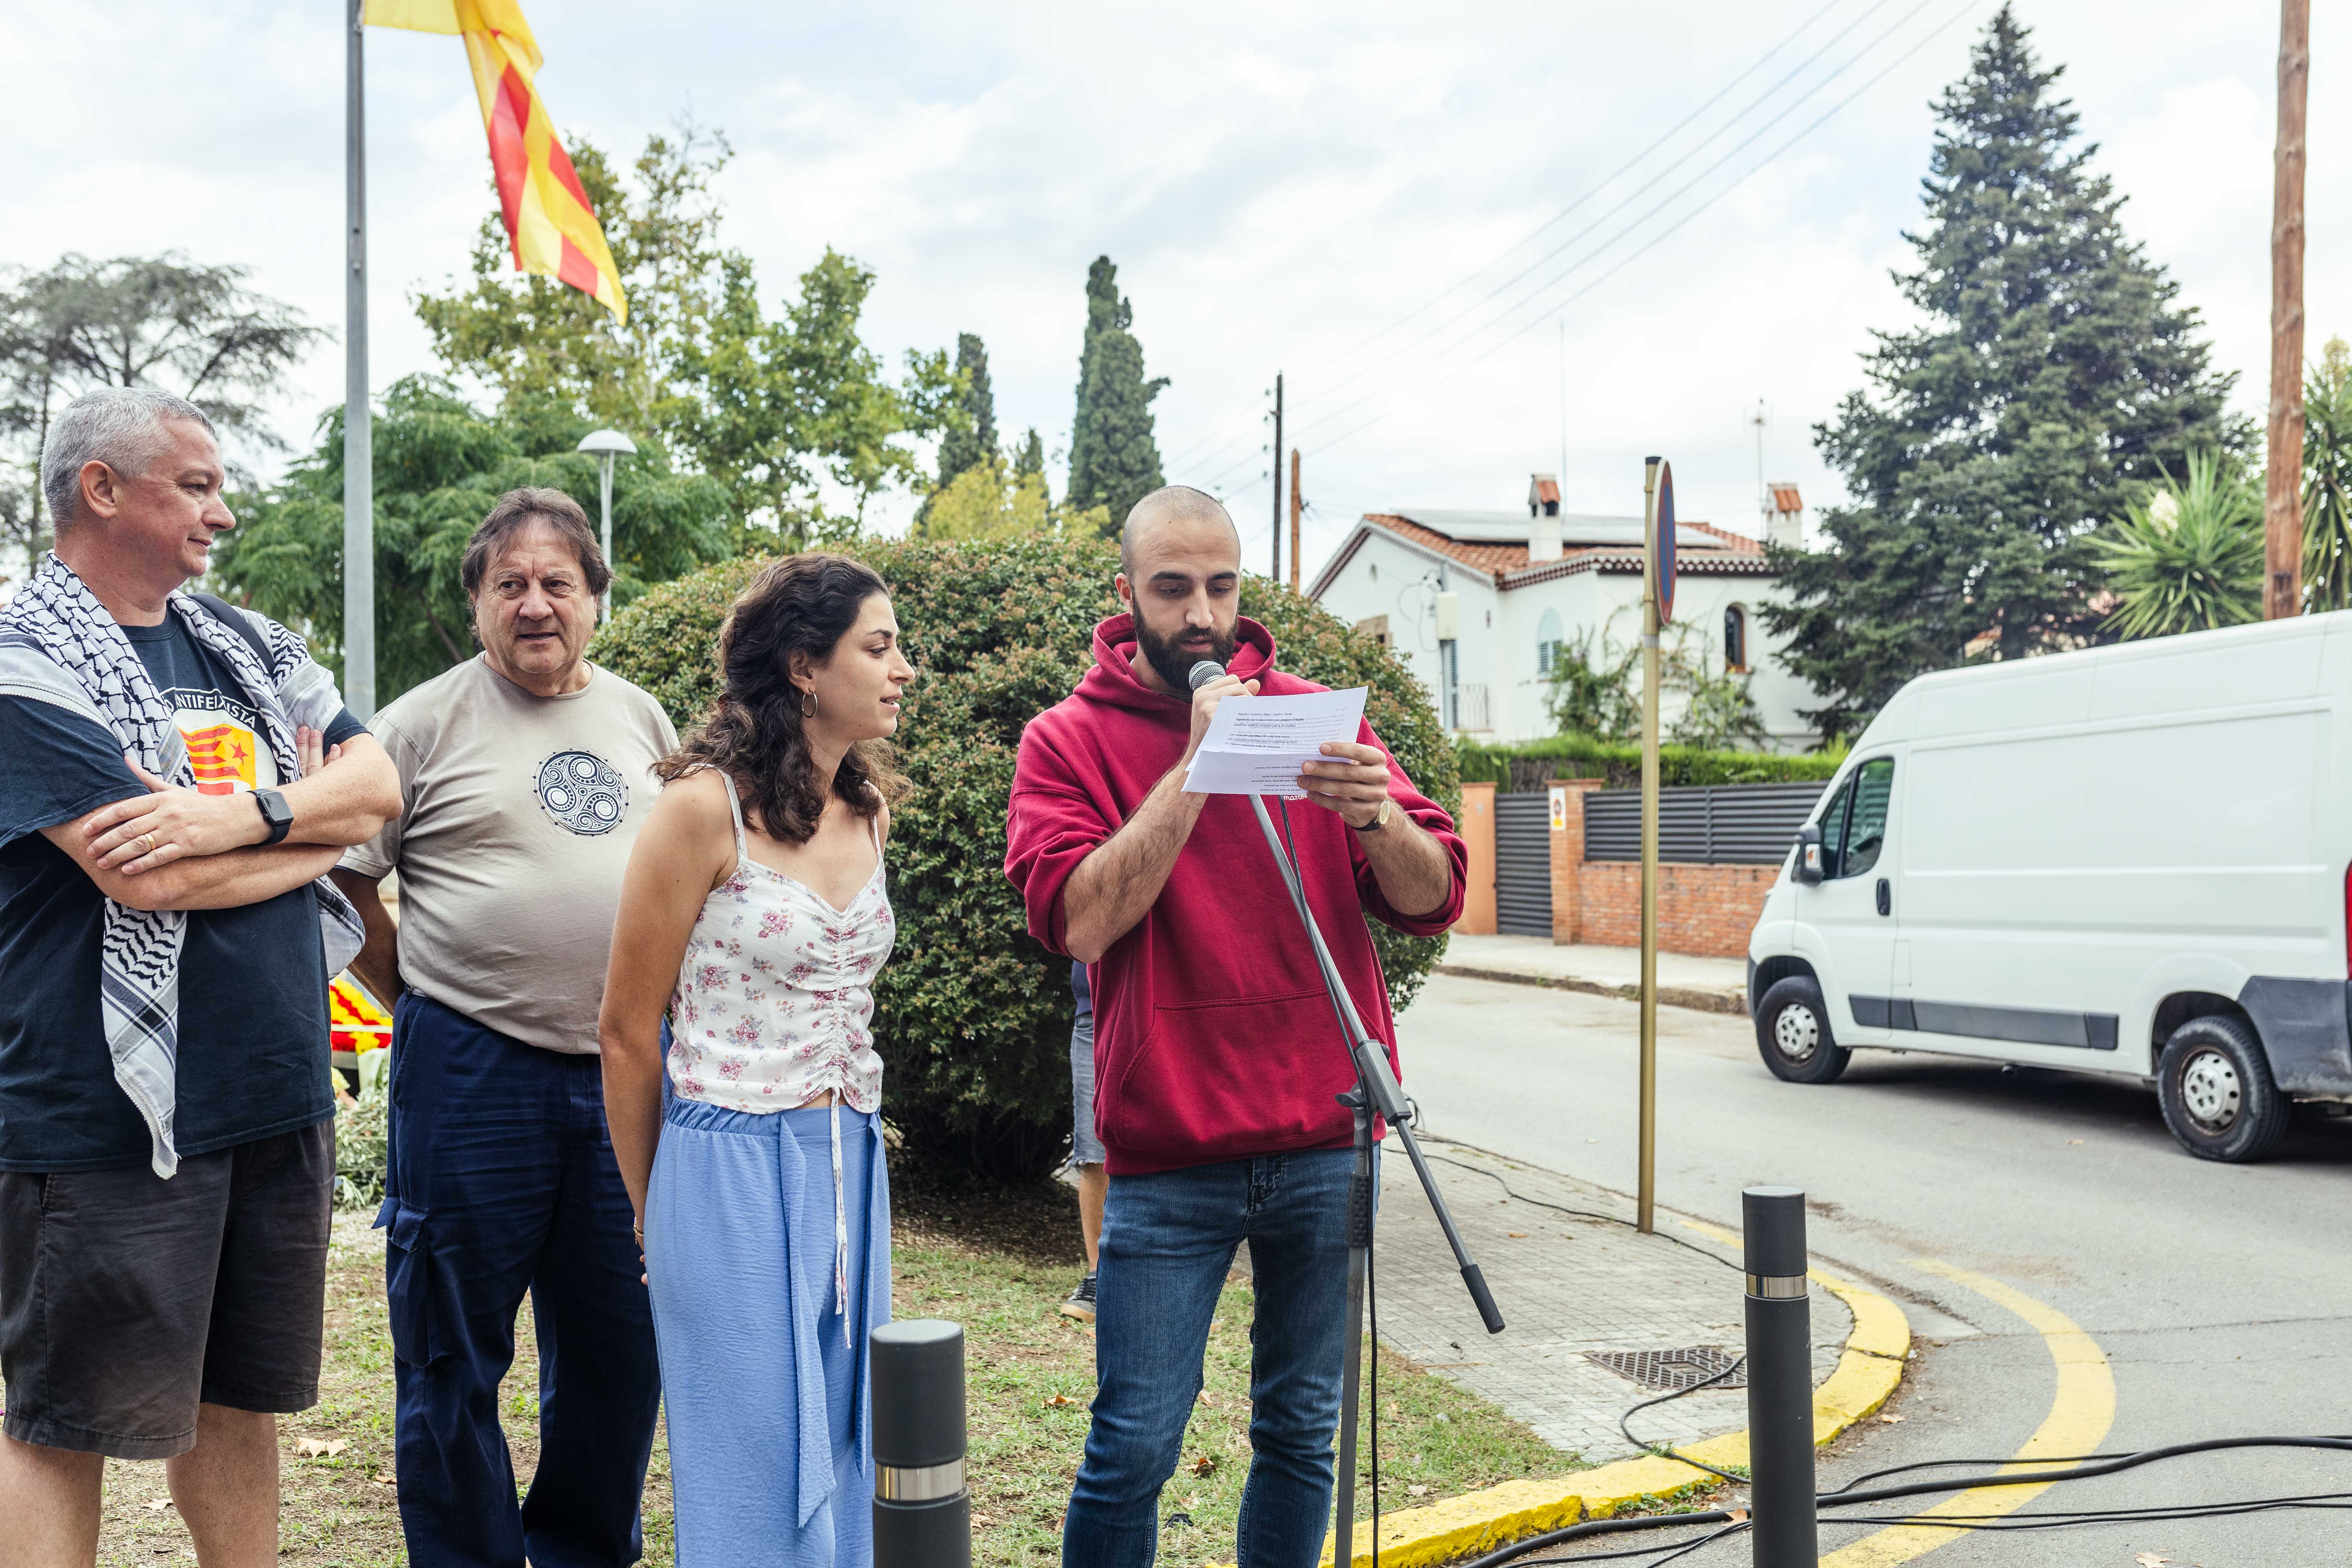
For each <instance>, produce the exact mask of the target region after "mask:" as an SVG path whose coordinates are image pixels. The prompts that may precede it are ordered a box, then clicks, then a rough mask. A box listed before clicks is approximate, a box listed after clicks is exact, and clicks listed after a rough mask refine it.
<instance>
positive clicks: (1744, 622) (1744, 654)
mask: <svg viewBox="0 0 2352 1568" xmlns="http://www.w3.org/2000/svg"><path fill="white" fill-rule="evenodd" d="M1723 668H1726V669H1727V670H1729V671H1731V673H1732V674H1734V675H1745V674H1747V673H1748V612H1747V611H1746V610H1743V609H1741V608H1740V607H1739V606H1738V605H1729V606H1727V608H1726V609H1725V610H1724V612H1723Z"/></svg>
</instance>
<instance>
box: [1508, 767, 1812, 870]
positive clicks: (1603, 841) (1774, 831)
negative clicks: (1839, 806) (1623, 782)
mask: <svg viewBox="0 0 2352 1568" xmlns="http://www.w3.org/2000/svg"><path fill="white" fill-rule="evenodd" d="M1827 787H1828V785H1827V784H1816V783H1806V784H1718V785H1716V786H1713V787H1710V788H1704V789H1662V790H1660V791H1659V792H1658V858H1659V859H1661V860H1679V861H1682V862H1683V863H1684V864H1685V865H1697V866H1770V865H1775V864H1778V863H1779V862H1780V860H1782V859H1784V858H1787V856H1788V853H1789V846H1790V843H1791V842H1792V841H1793V840H1794V839H1795V837H1796V832H1797V829H1798V828H1799V827H1801V826H1803V825H1804V821H1805V818H1806V817H1808V816H1811V815H1812V811H1813V803H1814V802H1816V801H1818V800H1820V799H1821V798H1822V790H1823V789H1825V788H1827ZM1515 798H1517V797H1516V796H1512V795H1499V796H1497V797H1496V803H1495V804H1496V806H1497V808H1498V812H1497V815H1498V816H1499V807H1500V806H1501V805H1502V803H1503V802H1504V801H1506V800H1511V799H1515ZM1500 832H1501V829H1500V827H1499V826H1497V828H1496V834H1497V837H1499V836H1500ZM1584 858H1586V859H1587V860H1639V859H1640V858H1642V792H1641V791H1640V790H1637V789H1597V790H1594V791H1593V792H1592V793H1591V794H1590V795H1586V796H1585V797H1584Z"/></svg>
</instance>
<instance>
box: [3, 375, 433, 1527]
mask: <svg viewBox="0 0 2352 1568" xmlns="http://www.w3.org/2000/svg"><path fill="white" fill-rule="evenodd" d="M225 479H226V474H225V472H224V469H223V466H222V462H221V457H220V451H219V448H218V446H217V444H216V443H215V438H214V432H213V428H212V426H211V423H210V422H209V421H208V420H207V419H206V418H205V415H204V413H203V412H202V411H201V410H200V409H198V408H196V407H195V406H194V405H191V404H188V403H185V402H183V401H182V400H180V399H178V398H174V397H170V396H167V395H163V394H161V393H156V392H152V391H149V390H146V389H143V388H127V387H110V388H105V389H102V390H100V391H98V392H93V393H90V394H88V395H84V396H82V397H79V398H77V399H76V400H75V401H74V402H73V403H72V404H71V405H68V407H67V408H66V409H65V411H64V412H63V413H62V414H61V415H60V416H58V420H57V421H56V423H55V424H54V425H53V426H51V427H50V430H49V432H48V435H47V440H46V442H45V444H44V446H43V449H42V459H41V484H42V489H43V492H44V494H45V496H46V497H47V500H48V502H49V507H50V510H51V513H52V515H53V516H54V517H55V519H56V522H57V529H58V543H57V549H56V551H55V552H54V553H52V554H50V555H48V556H47V557H46V558H45V559H44V560H43V561H42V562H41V563H40V567H39V570H38V571H37V573H36V574H35V575H34V577H33V579H32V581H30V582H29V583H27V584H26V585H25V586H24V587H23V588H21V589H19V590H18V591H17V593H16V596H15V597H14V598H13V599H12V600H10V602H9V603H8V605H6V607H5V609H0V734H5V744H0V1380H5V1393H6V1419H5V1428H0V1518H5V1519H6V1520H7V1521H9V1522H8V1527H7V1531H6V1534H7V1537H8V1552H7V1553H6V1554H5V1555H6V1556H7V1559H8V1561H9V1562H10V1563H12V1564H13V1563H20V1562H21V1563H28V1564H43V1565H47V1564H50V1563H57V1564H80V1563H92V1562H93V1561H94V1560H95V1556H96V1552H97V1545H98V1526H99V1495H100V1479H101V1471H102V1467H103V1464H104V1460H105V1457H107V1456H113V1457H115V1458H131V1459H142V1458H162V1459H165V1460H166V1461H167V1463H168V1475H169V1478H170V1481H171V1486H172V1492H173V1500H174V1501H175V1502H176V1503H177V1504H178V1506H179V1510H180V1514H181V1517H182V1518H183V1519H184V1521H186V1523H187V1525H188V1527H189V1530H190V1532H191V1533H192V1534H193V1535H194V1538H195V1542H196V1546H197V1549H198V1551H199V1552H201V1553H202V1555H203V1556H204V1559H205V1562H206V1563H263V1562H274V1561H276V1555H277V1529H278V1495H277V1494H278V1469H277V1465H278V1445H277V1429H276V1417H277V1415H278V1413H280V1412H291V1411H296V1410H301V1409H305V1408H307V1407H309V1406H310V1405H312V1404H314V1403H315V1402H316V1399H317V1384H318V1375H319V1361H320V1322H321V1316H322V1312H323V1309H324V1296H325V1270H326V1245H327V1234H328V1229H327V1222H328V1204H329V1197H330V1194H331V1186H332V1182H333V1177H334V1142H333V1126H332V1121H331V1118H332V1113H333V1103H332V1099H331V1090H330V1087H329V1077H330V1074H329V1057H328V1030H327V1016H326V986H327V981H328V979H329V977H330V976H331V974H332V973H334V971H335V970H337V969H339V968H340V967H341V965H342V964H343V963H347V962H349V960H350V958H351V956H352V954H353V953H354V952H357V950H358V947H359V935H360V933H359V931H358V922H357V920H356V917H355V915H354V913H353V911H352V909H351V906H350V905H349V904H348V902H347V901H346V900H344V899H343V898H342V897H341V894H340V893H339V892H337V891H336V889H334V887H333V885H332V884H331V883H330V882H328V881H326V880H325V873H326V872H327V870H328V868H331V866H333V865H334V863H335V861H336V860H337V858H339V857H340V856H341V853H342V851H343V850H344V849H345V848H346V847H349V846H351V845H353V844H357V843H361V842H362V841H364V840H366V839H367V838H368V837H371V836H373V834H374V833H375V832H376V831H377V829H378V828H379V827H380V826H382V824H383V821H384V820H385V819H386V818H387V817H389V816H394V815H395V814H396V813H397V812H398V811H399V809H400V785H399V779H398V776H397V774H396V773H395V772H394V768H393V766H392V763H391V761H390V759H389V758H387V757H386V756H385V755H384V753H383V750H382V748H381V747H379V746H377V745H376V743H375V742H374V741H373V739H371V738H370V737H369V735H368V733H367V731H365V730H363V729H362V728H361V727H360V724H359V722H358V721H356V720H355V719H353V718H352V715H351V714H350V713H349V712H347V711H345V710H344V709H343V705H342V700H341V697H340V695H338V693H337V692H336V689H335V683H334V679H333V678H332V676H331V675H330V674H329V672H328V671H326V670H325V669H323V668H320V667H319V666H318V665H317V664H315V663H313V662H312V661H311V659H310V654H309V652H308V650H307V649H306V648H305V647H304V646H303V644H302V641H301V639H300V638H299V637H296V636H295V635H294V634H293V633H291V632H289V631H288V630H287V629H286V628H285V627H283V626H278V624H277V623H276V622H274V621H270V620H268V619H267V618H265V617H263V616H257V615H253V614H251V613H250V612H247V611H244V610H239V609H236V608H234V607H232V606H230V605H226V604H225V603H223V602H222V601H220V600H218V599H215V598H212V597H211V596H209V595H191V594H189V593H187V592H185V591H184V590H185V585H186V584H188V583H189V581H190V580H191V579H193V578H195V577H197V576H198V575H200V574H202V573H203V572H204V571H205V567H206V565H207V564H208V562H209V559H210V549H211V545H212V542H213V541H214V540H215V538H216V537H217V536H218V535H219V534H220V533H221V532H223V531H226V530H227V529H229V528H232V527H234V526H236V519H235V518H234V517H232V516H231V515H230V513H229V511H228V509H227V508H226V506H225V505H224V504H223V502H222V500H221V487H222V485H223V482H224V480H225Z"/></svg>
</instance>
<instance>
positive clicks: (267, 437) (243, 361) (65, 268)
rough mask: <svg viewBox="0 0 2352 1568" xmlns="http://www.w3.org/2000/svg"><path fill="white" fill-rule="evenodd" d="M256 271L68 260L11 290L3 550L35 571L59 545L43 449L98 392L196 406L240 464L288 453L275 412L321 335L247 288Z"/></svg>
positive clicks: (5, 318) (1, 395)
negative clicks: (285, 383)
mask: <svg viewBox="0 0 2352 1568" xmlns="http://www.w3.org/2000/svg"><path fill="white" fill-rule="evenodd" d="M246 276H247V268H243V267H236V266H222V267H208V266H204V265H201V264H198V263H195V262H192V261H189V260H187V259H186V258H184V257H182V256H179V255H177V254H175V253H166V254H164V255H162V256H152V257H135V256H125V257H117V258H114V259H112V260H110V261H93V260H91V259H89V258H88V257H84V256H76V255H68V256H65V257H63V258H59V259H58V261H57V262H56V263H55V264H54V265H53V266H50V267H48V268H44V269H42V270H40V271H37V272H18V273H16V275H15V276H14V277H13V278H11V279H9V280H8V281H7V283H6V284H5V286H0V541H5V543H6V544H8V545H11V546H13V547H14V548H15V550H16V551H21V552H23V555H24V558H25V560H26V562H27V563H29V562H31V561H32V560H33V559H35V558H37V556H38V555H39V553H40V552H42V551H43V550H46V549H47V548H48V543H49V538H50V531H51V520H50V519H49V518H48V517H47V514H46V510H45V506H44V501H43V498H42V496H41V493H40V485H39V482H38V474H39V471H40V461H41V444H42V443H43V442H44V441H46V440H47V438H48V432H49V421H50V420H51V419H52V418H54V417H55V416H56V415H57V413H58V410H59V409H61V408H63V407H64V406H65V405H66V404H68V403H69V402H71V401H72V400H73V399H74V398H75V397H76V396H78V395H80V394H81V393H83V392H86V391H88V390H89V389H90V388H91V387H95V386H152V387H157V388H160V389H161V390H163V391H165V392H169V393H173V394H174V395H178V396H181V397H184V398H186V399H188V400H189V401H190V402H192V403H194V404H195V405H197V406H198V407H200V408H202V409H203V410H204V411H205V414H206V415H208V416H210V417H211V418H212V421H213V423H214V424H215V425H216V426H219V427H220V429H221V431H222V433H223V434H224V435H225V436H227V437H230V443H229V444H230V446H231V448H232V451H231V455H232V456H234V455H235V447H236V445H237V443H239V442H243V443H245V444H247V445H248V446H251V447H265V448H275V447H279V446H281V445H282V443H281V442H280V441H279V440H278V437H277V436H276V434H275V433H274V432H273V431H272V430H271V429H270V427H269V425H268V419H267V417H266V416H265V414H264V407H263V405H264V404H265V403H266V402H267V400H268V398H269V396H270V395H273V394H274V393H275V392H276V391H277V390H278V386H279V385H280V384H281V383H282V380H283V378H284V375H285V373H286V372H287V371H288V370H289V369H291V368H292V367H293V366H294V365H295V364H296V363H298V362H299V361H300V359H301V358H302V356H303V355H304V354H305V353H308V352H309V350H310V346H311V344H312V343H314V342H317V341H318V339H319V337H320V335H321V334H320V331H319V329H318V328H316V327H312V326H310V325H309V324H307V323H306V322H304V321H303V320H302V316H301V312H299V311H298V310H295V309H294V308H293V307H292V306H291V305H288V304H285V303H282V302H281V301H279V300H273V299H270V298H269V297H268V296H267V295H263V294H257V293H254V292H253V291H251V290H250V289H247V288H246V287H245V279H246ZM11 469H13V470H14V471H15V472H16V474H18V475H21V476H22V478H21V479H9V478H7V477H6V474H7V472H8V470H11Z"/></svg>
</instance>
